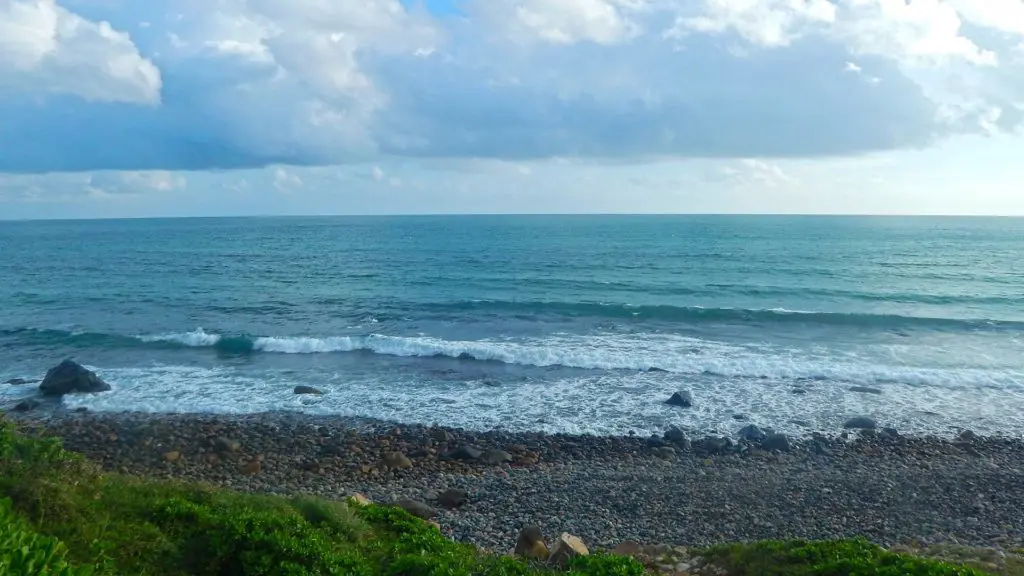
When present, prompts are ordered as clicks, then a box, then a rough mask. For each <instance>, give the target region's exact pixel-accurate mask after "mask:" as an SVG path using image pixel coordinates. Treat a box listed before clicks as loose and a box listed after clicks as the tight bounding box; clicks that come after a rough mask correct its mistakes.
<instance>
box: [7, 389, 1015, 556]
mask: <svg viewBox="0 0 1024 576" xmlns="http://www.w3.org/2000/svg"><path fill="white" fill-rule="evenodd" d="M10 417H12V418H14V419H16V420H17V421H18V422H19V423H20V424H21V426H22V427H23V428H26V429H29V430H34V431H38V432H43V433H47V434H53V435H56V436H59V437H61V438H62V439H63V440H64V443H65V446H67V447H68V448H70V449H72V450H75V451H78V452H81V453H83V454H85V455H86V456H88V457H89V458H91V459H93V460H95V461H97V462H99V463H100V464H101V465H102V466H103V467H104V468H106V469H109V470H114V471H119V472H122V473H128V474H137V475H143V476H147V477H157V478H169V479H180V480H188V481H203V482H209V483H212V484H215V485H220V486H228V487H232V488H236V489H240V490H246V491H255V492H267V493H276V494H289V493H308V494H314V495H318V496H323V497H326V498H335V499H340V498H344V497H346V496H349V495H352V494H357V493H358V494H365V495H366V496H368V497H369V498H370V499H372V500H374V501H377V502H383V503H396V504H397V503H399V502H403V505H406V506H410V505H412V506H416V507H417V510H420V511H421V512H422V515H425V516H430V517H431V518H432V519H433V520H434V521H436V522H437V523H438V524H439V525H440V526H441V528H442V530H443V531H444V532H446V533H447V534H449V535H451V536H452V537H453V538H455V539H457V540H462V541H468V542H472V543H475V544H477V545H478V546H480V547H482V548H486V549H489V550H494V551H498V552H507V551H509V550H511V548H512V547H513V546H514V545H515V543H516V539H517V536H518V535H519V532H520V530H521V529H522V528H523V527H524V526H526V525H536V526H538V527H540V528H541V530H542V532H543V533H544V535H546V536H547V537H549V538H551V537H554V536H556V535H558V534H560V533H562V532H568V533H571V534H573V535H576V536H579V537H580V538H582V540H583V541H584V542H586V543H587V545H588V546H590V547H591V549H602V548H604V549H610V548H613V547H615V546H616V545H618V544H620V543H622V542H624V541H636V542H640V543H645V544H649V543H658V544H671V545H673V546H676V545H682V546H700V545H707V544H712V543H716V542H724V541H736V540H752V539H765V538H790V537H796V538H809V539H816V538H832V537H842V536H856V535H861V536H865V537H867V538H869V539H871V540H873V541H875V542H878V543H880V544H883V545H887V546H893V545H897V544H901V543H908V542H914V543H915V544H916V545H929V544H935V543H953V544H965V545H971V546H983V547H992V548H1005V549H1012V548H1018V547H1020V546H1021V543H1022V542H1024V442H1022V441H1021V440H1019V439H1005V438H985V437H979V436H976V435H974V434H972V433H969V432H964V433H962V434H961V435H960V436H959V437H958V438H957V439H956V440H949V439H941V438H933V437H925V438H916V437H904V436H900V435H899V434H898V433H896V432H895V431H892V430H880V431H878V432H875V431H874V430H866V431H837V434H836V435H835V436H829V437H826V436H820V435H818V436H814V437H811V438H805V439H795V438H785V437H781V438H780V437H779V435H773V434H771V433H770V431H768V433H766V434H757V433H755V431H752V430H749V429H747V430H745V431H744V434H742V438H741V435H740V434H739V433H738V432H739V429H740V428H742V427H743V424H742V423H738V425H737V430H736V431H734V432H736V433H734V434H733V435H732V437H731V438H711V437H708V438H690V437H688V435H687V433H686V431H684V430H678V429H674V430H669V431H667V432H666V434H665V435H664V437H663V438H637V437H593V436H569V435H546V434H541V433H527V434H522V433H508V432H501V431H492V432H487V433H476V432H469V431H464V430H457V429H446V428H439V427H431V426H420V425H396V424H393V423H385V422H377V421H369V420H359V419H350V418H339V417H320V416H310V415H303V414H296V413H289V412H273V413H264V414H254V415H248V416H223V415H196V414H190V415H152V414H140V413H117V414H113V413H91V412H68V411H64V410H62V409H57V410H53V411H49V412H45V413H43V412H38V411H33V412H29V413H10ZM766 447H770V448H773V449H771V450H768V449H765V448H766ZM410 503H411V504H410Z"/></svg>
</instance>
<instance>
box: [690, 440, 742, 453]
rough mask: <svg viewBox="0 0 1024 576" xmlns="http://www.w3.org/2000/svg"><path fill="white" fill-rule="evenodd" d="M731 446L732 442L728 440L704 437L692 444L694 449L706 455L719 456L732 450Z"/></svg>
mask: <svg viewBox="0 0 1024 576" xmlns="http://www.w3.org/2000/svg"><path fill="white" fill-rule="evenodd" d="M732 445H733V444H732V440H730V439H728V438H720V437H718V436H705V437H704V438H702V439H700V440H698V441H697V442H696V443H695V444H694V448H695V449H696V450H697V451H699V452H704V453H707V454H721V453H723V452H726V451H727V450H729V448H732Z"/></svg>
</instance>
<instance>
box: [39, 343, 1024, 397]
mask: <svg viewBox="0 0 1024 576" xmlns="http://www.w3.org/2000/svg"><path fill="white" fill-rule="evenodd" d="M28 334H32V335H34V336H35V337H40V336H45V337H46V338H47V341H46V342H45V345H46V346H47V347H50V346H52V345H54V344H55V343H59V344H60V345H72V346H76V347H89V346H104V347H110V346H116V347H121V348H133V347H134V348H137V347H157V348H161V347H162V348H170V349H174V348H194V349H199V350H202V349H209V350H211V351H215V352H216V353H217V354H223V355H228V356H238V355H250V354H332V353H335V354H340V353H369V354H373V355H378V356H382V357H388V356H391V357H423V358H431V357H438V358H445V359H453V360H458V361H468V362H500V363H503V364H507V365H514V366H523V367H542V368H549V367H562V368H569V369H582V370H597V371H618V372H622V371H652V370H656V371H663V372H669V373H673V374H669V375H668V377H670V378H678V377H680V376H682V377H686V378H692V379H701V378H705V377H712V378H715V379H725V380H726V381H730V380H735V379H748V380H749V379H756V380H769V381H797V382H810V381H832V382H846V383H857V384H870V385H879V384H908V385H921V386H933V385H938V386H943V387H947V388H954V387H977V386H982V387H996V388H1013V389H1020V388H1024V371H1022V370H1020V369H1019V367H1015V366H1013V365H1012V364H1006V363H1002V364H992V365H984V364H970V365H963V364H955V365H954V364H945V363H941V362H938V363H937V362H936V358H935V356H934V354H933V351H932V352H929V351H928V350H930V349H927V350H925V351H924V352H921V351H918V352H916V353H913V357H915V358H917V359H916V360H913V359H912V358H899V359H897V360H894V359H893V358H894V356H893V355H892V354H895V355H896V357H899V356H901V355H902V353H900V352H893V350H891V349H890V347H888V346H887V345H879V346H877V347H876V348H877V349H874V350H873V351H872V350H871V349H868V350H864V351H863V352H864V354H863V355H862V354H859V353H858V354H846V353H844V352H843V351H842V350H840V351H829V350H826V349H816V350H793V349H789V348H783V347H779V346H773V345H769V344H754V343H749V344H745V345H741V344H730V343H726V342H720V341H715V340H707V339H701V338H696V337H689V336H683V335H678V334H666V333H630V334H623V333H591V334H548V335H545V336H542V337H534V338H528V339H484V340H446V339H442V338H437V337H431V336H391V335H384V334H369V335H347V336H328V337H315V336H249V335H244V334H220V333H217V332H210V331H205V330H202V329H197V330H193V331H191V332H181V333H169V334H159V335H142V336H133V337H125V336H111V335H103V334H96V333H84V332H81V333H75V332H67V331H55V330H50V331H44V332H31V331H30V332H28ZM55 339H59V342H58V341H57V340H55ZM37 343H38V342H37ZM921 354H924V355H921ZM652 376H654V375H652Z"/></svg>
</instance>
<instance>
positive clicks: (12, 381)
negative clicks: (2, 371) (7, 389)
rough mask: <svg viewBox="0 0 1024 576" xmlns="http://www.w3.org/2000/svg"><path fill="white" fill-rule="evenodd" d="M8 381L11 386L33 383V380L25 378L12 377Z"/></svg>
mask: <svg viewBox="0 0 1024 576" xmlns="http://www.w3.org/2000/svg"><path fill="white" fill-rule="evenodd" d="M7 383H8V384H10V385H11V386H22V385H24V384H31V383H32V382H30V381H29V380H26V379H24V378H11V379H10V380H8V381H7Z"/></svg>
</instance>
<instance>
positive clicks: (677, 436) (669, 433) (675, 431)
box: [665, 426, 686, 443]
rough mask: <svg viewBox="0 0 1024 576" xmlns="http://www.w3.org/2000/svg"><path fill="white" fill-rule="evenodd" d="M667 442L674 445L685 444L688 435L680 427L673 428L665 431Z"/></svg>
mask: <svg viewBox="0 0 1024 576" xmlns="http://www.w3.org/2000/svg"><path fill="white" fill-rule="evenodd" d="M665 440H668V441H669V442H673V443H679V442H685V441H686V433H684V432H683V431H682V430H681V429H680V428H679V427H678V426H672V427H671V428H669V429H668V430H666V431H665Z"/></svg>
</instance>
